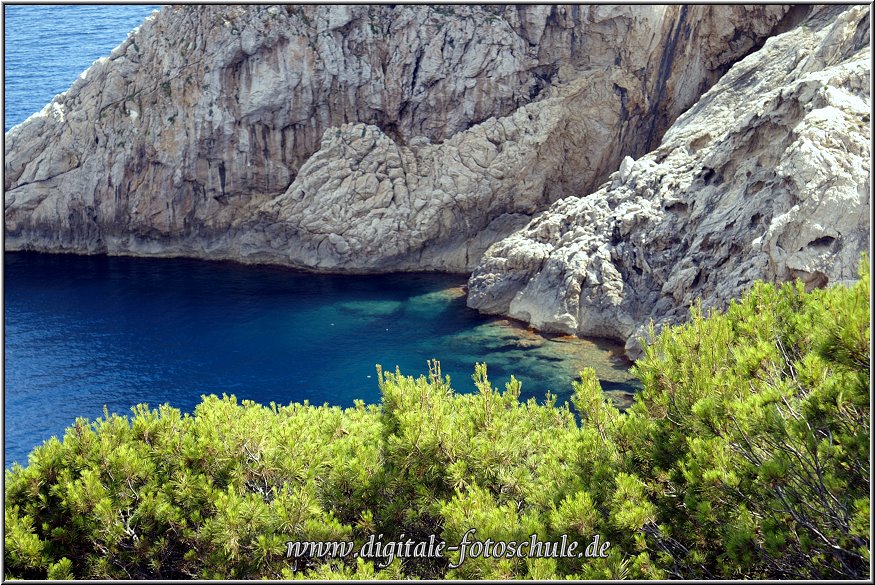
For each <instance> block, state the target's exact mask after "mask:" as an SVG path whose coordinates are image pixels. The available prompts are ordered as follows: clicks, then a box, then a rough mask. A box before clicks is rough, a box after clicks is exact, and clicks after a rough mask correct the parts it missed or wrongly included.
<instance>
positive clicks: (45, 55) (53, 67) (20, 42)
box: [3, 4, 159, 132]
mask: <svg viewBox="0 0 875 585" xmlns="http://www.w3.org/2000/svg"><path fill="white" fill-rule="evenodd" d="M157 8H159V6H157V5H137V6H130V5H119V4H116V5H112V6H106V5H104V6H100V5H78V6H36V5H26V6H8V5H7V6H5V7H4V17H5V18H4V33H5V34H4V39H5V40H4V43H5V50H6V67H5V72H4V73H5V82H6V85H5V88H6V89H5V95H4V104H5V120H4V128H3V131H4V132H8V131H9V129H10V128H12V127H13V126H15V125H16V124H20V123H21V122H23V121H24V120H26V119H27V118H28V116H30V115H31V114H33V113H35V112H38V111H40V110H41V109H43V106H45V105H46V104H47V103H49V102H50V101H51V100H52V98H53V97H54V96H55V95H57V94H59V93H61V92H63V91H66V90H67V89H69V87H70V86H71V85H72V84H73V82H74V81H75V80H76V78H77V77H78V76H79V74H80V73H82V72H83V71H85V70H86V69H87V68H88V67H89V66H90V65H91V63H93V62H94V61H95V60H96V59H98V58H100V57H106V56H108V55H109V54H110V52H111V51H112V50H113V49H114V48H115V47H117V46H118V45H119V44H120V43H121V42H122V41H123V40H125V38H126V37H127V35H128V32H130V31H131V30H133V29H134V28H136V27H137V26H139V25H140V24H141V23H142V22H143V19H145V18H146V17H147V16H149V14H151V13H152V11H153V10H155V9H157Z"/></svg>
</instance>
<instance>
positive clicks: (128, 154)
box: [4, 5, 795, 272]
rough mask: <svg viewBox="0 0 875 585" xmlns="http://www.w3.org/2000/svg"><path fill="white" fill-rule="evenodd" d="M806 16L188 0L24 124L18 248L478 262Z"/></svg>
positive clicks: (407, 265)
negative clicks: (195, 2)
mask: <svg viewBox="0 0 875 585" xmlns="http://www.w3.org/2000/svg"><path fill="white" fill-rule="evenodd" d="M794 18H795V12H794V11H792V10H789V9H788V7H786V6H762V5H760V6H692V7H687V6H677V5H674V6H605V5H600V6H591V7H585V6H503V7H502V6H448V5H445V6H440V5H438V6H368V5H357V6H245V7H241V6H170V7H165V8H163V9H162V10H161V11H160V12H159V13H157V14H156V15H154V16H153V17H151V18H150V19H148V20H147V21H146V22H145V23H144V24H143V25H142V26H141V27H139V29H138V30H137V31H136V32H134V33H133V34H132V35H130V37H129V38H128V39H127V40H126V41H125V42H124V43H122V44H121V45H120V46H119V47H118V48H116V49H115V50H114V51H113V53H112V54H111V55H110V56H109V57H108V58H106V59H101V60H99V61H97V62H95V64H94V65H93V66H92V67H91V68H90V69H89V70H88V71H87V72H86V74H84V75H83V76H82V77H81V78H80V79H79V80H77V81H76V83H74V84H73V86H72V87H71V88H70V89H69V90H68V91H67V92H65V93H64V94H61V95H59V96H57V97H56V98H55V99H54V100H53V101H52V103H51V104H49V105H48V106H47V107H46V109H44V110H43V112H41V113H40V114H38V115H35V116H33V117H31V118H30V119H29V120H28V121H26V122H25V123H23V124H21V125H19V126H17V127H15V128H13V129H12V130H11V131H10V132H9V133H7V135H6V140H5V149H6V161H5V189H6V193H5V214H4V217H5V224H6V238H5V242H4V245H5V249H6V250H20V249H29V250H41V251H54V252H58V251H66V252H78V253H110V254H133V255H155V256H193V257H204V258H226V259H233V260H237V261H242V262H264V263H276V264H284V265H289V266H296V267H302V268H310V269H316V270H330V271H335V272H341V271H346V272H356V271H359V272H361V271H368V272H372V271H385V270H407V269H410V270H451V271H466V270H470V269H471V268H473V267H474V266H475V265H476V264H477V262H478V261H479V260H480V258H481V256H482V254H483V252H484V250H485V249H486V248H487V247H488V246H489V245H490V244H492V243H493V242H495V241H497V240H499V239H501V238H502V237H505V236H507V235H509V234H510V233H512V232H513V231H514V230H516V229H518V228H520V227H521V226H522V225H524V224H525V223H526V222H527V221H528V220H529V219H530V218H531V216H533V215H534V214H535V213H536V212H538V211H540V210H542V209H544V208H545V207H546V206H547V205H548V204H550V203H552V202H553V201H555V200H556V199H558V198H559V197H561V196H564V195H567V194H572V193H586V192H589V191H591V190H592V189H594V188H595V187H596V186H597V185H598V184H599V183H600V182H602V181H603V180H604V179H605V178H606V177H607V175H608V173H610V172H611V171H613V170H614V169H616V168H617V165H618V164H619V163H620V161H621V160H622V159H623V157H624V156H627V155H629V156H632V157H640V156H642V155H644V154H645V153H646V152H647V151H648V150H649V149H650V148H652V147H654V146H656V145H657V144H658V142H659V139H660V138H661V136H662V134H663V133H664V132H665V130H666V129H667V128H668V127H669V125H670V124H671V122H672V121H673V120H674V119H676V118H677V116H678V115H680V114H681V113H682V112H683V111H684V110H686V109H687V108H688V107H689V106H691V105H692V104H693V103H694V102H695V100H696V99H697V98H698V97H699V96H700V95H701V94H702V93H703V92H704V91H705V90H707V88H708V87H710V86H711V85H712V84H713V83H714V82H716V80H717V79H719V77H720V76H721V75H722V74H723V73H724V72H725V71H726V69H727V68H728V67H729V66H730V65H731V64H732V63H734V62H735V61H737V60H738V59H739V58H741V57H742V56H744V55H746V54H748V53H750V52H751V51H753V50H755V49H756V48H757V47H759V46H760V45H761V44H762V43H763V41H764V40H765V39H766V38H767V37H768V36H769V35H770V34H772V32H773V31H774V30H775V29H776V28H780V27H785V26H788V24H792V21H793V19H794Z"/></svg>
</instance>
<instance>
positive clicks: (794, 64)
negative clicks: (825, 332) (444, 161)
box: [468, 6, 872, 357]
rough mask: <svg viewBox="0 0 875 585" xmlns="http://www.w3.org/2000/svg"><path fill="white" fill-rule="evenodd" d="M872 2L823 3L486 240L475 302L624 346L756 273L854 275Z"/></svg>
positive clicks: (822, 277)
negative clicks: (634, 142)
mask: <svg viewBox="0 0 875 585" xmlns="http://www.w3.org/2000/svg"><path fill="white" fill-rule="evenodd" d="M869 29H870V14H869V7H868V6H855V7H850V8H849V7H845V6H829V7H824V8H816V9H813V10H812V14H811V15H810V16H809V17H808V18H807V19H806V20H805V21H804V22H803V23H802V24H801V25H800V26H797V27H795V28H793V29H792V30H790V31H788V32H786V33H783V34H780V35H778V36H775V37H773V38H770V39H769V40H768V41H766V43H765V46H764V47H763V48H762V49H761V50H759V51H757V52H756V53H754V54H752V55H750V56H748V57H747V58H745V59H744V60H742V61H741V62H739V63H737V64H736V65H734V66H733V67H732V68H731V69H730V70H729V72H728V73H727V74H726V75H725V76H724V77H723V78H722V79H721V80H720V81H719V82H718V83H717V84H716V85H715V86H714V87H713V88H711V89H710V90H709V91H708V92H707V93H706V94H705V95H703V96H702V98H701V99H700V100H699V101H698V103H697V104H696V105H695V106H693V107H692V108H691V109H690V110H689V111H687V112H686V113H684V114H683V115H682V116H681V117H680V118H678V120H677V121H676V122H675V123H674V124H673V126H672V127H671V128H670V130H669V131H668V132H667V133H666V134H665V136H664V138H663V140H662V143H661V144H660V146H659V147H658V148H656V150H654V151H653V152H651V153H649V154H647V155H645V156H641V157H638V159H637V160H634V159H632V158H631V157H627V158H625V159H624V160H623V162H622V164H621V165H620V167H619V170H618V171H617V172H616V173H614V174H613V175H612V176H611V177H610V180H609V182H607V183H605V184H604V185H602V186H601V187H600V188H599V189H598V190H596V191H595V192H594V193H592V194H590V195H587V196H585V197H578V196H571V197H567V198H564V199H562V200H560V201H558V202H556V203H554V204H553V205H552V206H551V207H550V208H549V209H548V210H546V211H545V212H543V213H542V214H540V215H538V216H537V217H536V218H534V219H533V220H532V221H531V223H529V224H528V225H527V226H526V227H525V228H523V229H522V230H520V231H519V232H517V233H515V234H513V235H512V236H510V237H508V238H506V239H504V240H502V241H500V242H498V243H496V244H495V245H493V246H492V247H491V248H490V249H489V250H488V251H487V252H486V254H485V256H484V258H483V260H482V262H481V263H480V265H479V266H478V267H477V268H476V269H475V270H474V272H473V274H472V276H471V278H470V281H469V298H468V304H469V306H471V307H475V308H477V309H480V310H481V311H484V312H488V313H501V314H505V315H509V316H511V317H514V318H517V319H521V320H524V321H527V322H529V323H531V324H532V325H533V326H535V327H536V328H539V329H542V330H549V331H562V332H568V333H578V334H582V335H589V336H604V337H611V338H618V339H623V340H627V345H626V347H627V353H628V354H629V355H630V356H631V357H636V356H637V355H638V354H639V352H640V339H641V337H642V335H643V334H644V332H645V328H646V326H647V324H648V322H649V321H650V320H651V319H652V320H654V321H655V322H656V323H657V325H662V324H665V323H676V322H678V321H681V320H684V319H686V318H687V317H688V310H689V306H690V305H691V304H692V303H694V302H695V301H696V300H697V299H700V298H701V299H702V303H703V306H704V307H705V308H708V307H722V306H724V305H725V304H726V303H727V302H728V301H729V300H730V299H733V298H737V297H738V296H740V294H741V293H742V292H743V291H744V290H745V289H746V288H748V287H749V286H750V285H751V284H752V282H753V281H754V280H756V279H764V280H767V281H777V282H781V281H787V280H790V279H794V278H800V279H802V280H803V281H804V282H805V284H806V286H807V287H808V288H812V287H818V286H823V285H826V284H829V283H834V282H840V281H844V280H852V279H854V278H855V277H856V275H857V267H858V263H859V261H860V256H861V254H862V253H863V252H864V251H867V250H868V249H869V245H870V231H871V225H870V219H869V218H870V189H871V184H870V181H871V165H870V163H871V155H872V153H871V150H870V133H871V121H870V112H871V95H870V77H871V52H870V38H869Z"/></svg>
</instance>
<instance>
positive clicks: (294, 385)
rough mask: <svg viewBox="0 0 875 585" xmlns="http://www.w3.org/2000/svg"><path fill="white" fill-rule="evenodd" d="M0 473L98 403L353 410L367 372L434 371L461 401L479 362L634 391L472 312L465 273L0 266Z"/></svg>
mask: <svg viewBox="0 0 875 585" xmlns="http://www.w3.org/2000/svg"><path fill="white" fill-rule="evenodd" d="M4 282H5V307H4V310H5V319H6V340H5V341H6V343H5V358H6V368H5V388H6V395H5V398H6V409H5V425H6V443H5V455H6V465H7V467H8V466H9V465H11V463H12V462H13V461H18V462H21V463H24V462H26V454H27V453H28V452H29V451H30V450H31V449H32V447H33V446H34V445H36V444H38V443H41V442H42V441H44V440H45V439H47V438H49V437H50V436H52V435H58V436H61V434H62V433H63V430H64V429H65V428H66V427H67V426H69V425H70V424H72V423H73V422H74V420H75V418H76V417H77V416H85V417H88V418H90V419H94V418H96V417H98V416H101V415H102V413H103V406H104V405H106V406H107V407H108V409H109V410H110V411H111V412H118V413H120V414H128V413H129V412H130V407H131V406H132V405H134V404H137V403H140V402H146V403H148V404H150V405H151V406H157V405H158V404H162V403H165V402H168V403H170V404H171V405H173V406H175V407H178V408H180V409H182V410H184V411H191V409H192V408H193V407H194V405H195V404H197V402H198V401H199V400H200V396H201V394H210V393H216V394H220V395H221V394H222V393H223V392H224V393H228V394H232V393H233V394H235V395H236V396H237V397H238V398H241V399H242V398H247V399H252V400H255V401H258V402H261V403H265V404H266V403H269V402H271V401H275V402H277V403H281V404H287V403H289V402H293V401H295V402H301V401H304V400H309V401H310V402H311V403H314V404H322V403H329V404H333V405H340V406H352V404H353V401H354V400H355V399H357V398H361V399H364V400H365V401H367V402H378V401H379V400H380V396H379V389H378V387H377V382H376V373H375V365H376V364H381V365H382V366H383V368H384V369H389V370H394V369H395V367H396V366H397V367H400V368H401V371H402V372H404V373H405V374H410V375H420V374H426V373H427V372H428V367H427V361H428V360H429V359H439V360H440V361H441V366H442V370H443V372H444V373H445V374H449V375H450V377H451V380H452V382H453V386H454V388H455V389H456V391H458V392H469V391H473V390H474V385H473V382H472V380H471V374H473V371H474V364H475V363H477V362H486V363H487V364H488V371H489V378H490V380H492V382H493V384H494V385H496V386H499V387H503V385H504V383H505V382H506V381H507V380H509V377H510V375H511V374H514V375H515V376H516V377H517V378H518V379H520V380H521V381H522V384H523V396H522V397H523V398H529V397H535V398H537V399H539V400H542V399H543V398H544V396H545V393H546V392H547V391H548V390H549V391H551V392H552V393H554V394H556V395H558V398H559V401H560V402H561V401H564V400H567V399H568V397H569V396H570V393H571V389H572V388H571V380H572V378H573V377H574V376H575V374H576V372H577V371H578V370H579V369H580V368H582V367H583V366H585V365H592V366H593V367H595V368H596V371H597V373H598V375H599V377H600V379H602V380H603V384H604V386H605V387H606V389H609V390H613V391H614V392H615V395H616V396H618V397H622V396H623V395H624V393H625V392H628V391H632V390H634V388H635V384H634V382H633V381H631V380H630V375H629V373H628V371H627V366H628V364H627V363H626V362H625V360H623V359H622V358H620V357H619V348H618V347H616V346H613V347H612V346H610V345H606V344H598V345H597V344H596V343H593V342H590V341H585V340H577V339H574V338H557V339H553V340H551V339H544V338H542V337H540V336H538V335H535V334H533V333H531V332H529V331H527V330H526V329H524V328H521V327H519V326H516V325H514V324H512V323H509V322H507V321H503V320H499V319H492V318H488V317H485V316H482V315H479V314H478V313H477V312H476V311H473V310H471V309H468V308H467V307H466V306H465V298H464V293H463V291H462V289H461V288H460V285H463V284H464V282H465V278H464V277H463V276H450V275H436V274H400V275H382V276H327V275H313V274H306V273H300V272H295V271H291V270H286V269H281V268H272V267H255V266H241V265H236V264H232V263H222V262H204V261H198V260H183V259H142V258H119V257H104V256H92V257H88V256H72V255H49V254H32V253H10V254H6V255H5V268H4Z"/></svg>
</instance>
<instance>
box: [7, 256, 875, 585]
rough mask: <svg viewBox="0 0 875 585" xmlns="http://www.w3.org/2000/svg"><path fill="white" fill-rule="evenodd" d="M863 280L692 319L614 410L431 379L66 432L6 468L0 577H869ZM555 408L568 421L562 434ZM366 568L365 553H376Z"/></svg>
mask: <svg viewBox="0 0 875 585" xmlns="http://www.w3.org/2000/svg"><path fill="white" fill-rule="evenodd" d="M869 322H870V305H869V270H868V266H867V262H865V261H864V262H863V264H862V267H861V271H860V279H859V280H858V281H857V282H856V284H854V285H853V286H850V287H843V286H836V287H832V288H829V289H823V290H815V291H812V292H809V293H806V292H805V291H804V289H803V288H802V286H801V285H800V284H786V285H783V286H781V287H776V286H772V285H768V284H762V283H759V284H756V285H755V286H754V287H753V288H752V290H751V291H750V292H749V293H748V294H747V295H746V296H745V297H744V298H743V299H742V300H740V301H739V302H734V303H732V304H731V305H730V306H729V307H728V309H727V310H726V311H724V312H719V313H710V314H708V315H705V314H703V311H702V310H701V308H700V307H693V309H692V311H691V320H690V322H689V323H688V324H686V325H683V326H678V327H669V328H666V329H664V330H663V331H662V332H661V333H660V334H659V335H658V336H657V335H654V337H653V338H654V339H655V341H654V342H653V343H651V344H650V345H649V346H648V347H647V349H646V355H645V356H644V358H643V359H641V360H640V361H639V362H638V363H637V364H636V366H635V370H636V372H637V375H638V377H639V378H640V379H641V380H642V382H643V384H644V390H643V391H642V392H641V393H640V394H639V396H638V397H637V399H636V402H635V404H634V405H633V406H632V407H631V408H629V409H628V410H627V411H626V412H624V413H621V412H619V411H618V410H617V409H616V408H614V407H613V406H612V405H611V404H610V402H609V401H607V400H606V399H605V396H604V394H603V393H602V391H601V387H600V385H599V382H598V380H597V379H596V376H595V373H594V372H593V371H592V370H585V371H583V372H581V376H580V379H579V380H577V381H575V382H573V387H574V395H573V399H572V404H573V406H572V405H568V404H562V405H557V404H556V403H555V399H554V398H553V397H550V396H548V398H547V400H546V401H545V402H542V403H537V402H536V401H534V400H529V401H527V402H521V401H520V400H519V396H520V384H519V382H518V381H516V380H515V379H512V380H511V382H510V383H508V384H507V385H506V387H505V388H504V389H496V388H493V386H492V384H491V383H490V381H489V379H488V377H487V371H486V366H485V365H484V364H478V365H477V366H476V367H475V372H474V376H473V378H474V382H475V384H476V387H477V390H478V391H477V392H476V393H472V394H455V393H454V392H453V391H452V389H451V385H450V380H449V378H448V377H442V375H441V372H440V365H439V364H438V363H437V362H433V363H430V372H429V375H428V376H421V377H419V378H412V377H409V376H404V375H402V374H401V372H400V371H397V370H396V371H395V372H394V373H391V372H383V371H382V370H380V369H379V368H378V383H379V386H380V390H381V393H382V401H381V403H380V404H377V405H365V404H364V403H363V402H361V401H357V402H356V404H355V406H354V407H353V408H347V409H341V408H338V407H330V406H327V405H326V406H313V405H310V404H309V403H306V402H305V403H304V404H291V405H288V406H278V405H276V404H273V403H271V404H270V405H269V406H263V405H259V404H255V403H253V402H250V401H245V400H244V401H242V402H239V403H238V401H237V400H236V399H235V398H234V397H233V396H222V397H221V398H219V397H217V396H205V397H204V398H203V400H202V402H201V403H200V404H199V405H198V406H197V408H196V409H195V411H194V413H192V414H191V415H187V414H182V413H180V411H179V410H177V409H174V408H171V407H169V406H166V405H165V406H160V407H158V408H157V409H150V408H149V407H148V406H146V405H138V406H136V407H134V408H133V409H132V414H131V415H130V416H127V417H122V416H118V415H115V414H109V413H105V416H104V417H103V418H100V419H98V420H96V421H93V422H90V421H88V420H85V419H79V420H77V421H76V423H75V424H74V425H73V426H71V427H70V428H69V429H67V431H66V434H65V435H64V437H63V439H61V440H58V439H55V438H53V439H51V440H49V441H47V442H45V443H44V444H43V445H41V446H39V447H37V448H36V449H35V450H34V451H33V452H32V453H31V455H30V457H29V461H28V465H27V466H26V467H21V466H18V465H15V466H14V467H13V468H12V469H11V470H9V471H7V472H6V492H5V498H6V500H5V507H4V517H5V551H4V559H5V571H6V573H5V577H6V578H10V579H12V578H30V579H44V578H50V579H71V578H77V579H82V578H92V579H93V578H101V579H106V578H111V579H115V578H122V579H136V578H153V579H174V578H225V579H253V578H268V579H294V578H308V579H355V578H358V579H381V578H387V579H399V578H408V577H420V578H454V579H507V578H525V579H528V578H533V579H558V578H577V579H617V578H670V577H680V578H687V579H690V578H713V577H722V578H868V577H870V575H869V565H870V563H869V559H870V542H871V529H870V525H869V506H870V502H869V489H870V484H869V481H870V456H871V454H870V451H869V438H870V431H869V425H870V411H869V403H870V398H869V392H870V385H869V368H870V349H869V347H870V327H869ZM575 414H576V415H577V416H575ZM471 528H475V529H476V533H475V535H474V537H475V538H476V539H477V540H480V541H485V540H486V539H487V538H489V539H491V540H492V541H498V540H502V541H512V540H514V541H517V542H523V541H528V540H529V539H530V537H531V535H533V534H534V535H537V537H538V538H539V539H541V540H558V539H560V538H561V537H562V535H565V536H566V537H567V538H568V539H573V540H576V541H578V542H580V543H581V547H583V546H585V545H586V544H587V543H588V542H590V541H591V540H592V538H593V536H594V535H596V534H598V535H599V536H600V538H601V541H602V542H605V541H608V542H610V548H609V554H608V555H607V557H606V558H562V559H556V558H541V559H537V558H527V557H524V558H516V557H513V558H508V557H502V556H499V557H494V556H493V557H490V558H485V557H481V558H470V559H468V560H466V561H465V562H463V563H461V564H460V565H459V566H455V565H457V564H458V560H459V553H458V552H451V553H448V554H447V555H446V556H445V557H442V558H437V559H434V558H433V559H395V560H394V561H393V562H392V563H389V564H388V566H386V567H382V566H381V565H382V564H384V563H382V562H381V560H380V559H368V560H366V559H361V558H354V557H352V556H348V557H342V558H324V557H316V556H311V557H302V558H292V559H289V558H286V544H285V543H286V542H287V541H290V540H293V541H295V540H299V541H354V542H355V544H356V550H358V548H359V547H360V546H361V545H363V544H364V543H365V542H366V539H367V538H368V537H369V536H370V535H382V537H381V540H383V541H386V542H388V541H390V540H393V539H394V540H402V539H406V538H413V539H427V538H428V536H429V535H432V534H434V535H437V537H438V538H441V539H444V540H445V541H446V542H447V543H448V544H450V545H452V544H456V543H458V542H459V541H460V540H461V539H462V538H463V536H464V535H465V534H466V532H468V531H469V529H471ZM386 560H388V559H386Z"/></svg>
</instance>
